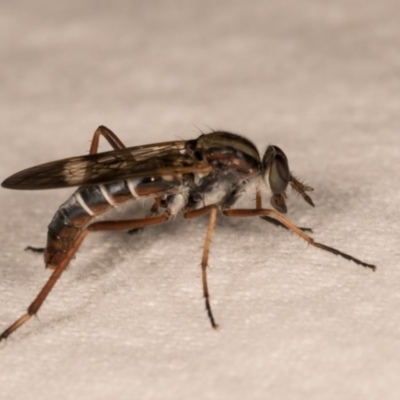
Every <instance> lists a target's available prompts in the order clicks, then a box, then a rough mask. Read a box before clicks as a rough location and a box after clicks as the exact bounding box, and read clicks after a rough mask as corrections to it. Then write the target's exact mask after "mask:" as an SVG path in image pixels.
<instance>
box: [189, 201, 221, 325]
mask: <svg viewBox="0 0 400 400" xmlns="http://www.w3.org/2000/svg"><path fill="white" fill-rule="evenodd" d="M217 211H218V208H217V206H215V205H212V206H206V207H204V208H201V209H199V210H193V211H188V212H186V213H185V218H188V219H190V218H196V217H199V216H201V215H203V214H206V213H208V212H209V213H210V220H209V222H208V230H207V235H206V241H205V243H204V248H203V256H202V258H201V275H202V282H203V294H204V299H205V302H206V310H207V314H208V318H210V322H211V326H212V327H213V328H214V329H217V328H218V324H217V323H216V322H215V319H214V316H213V313H212V310H211V305H210V293H209V291H208V284H207V267H208V255H209V254H210V245H211V238H212V235H213V232H214V228H215V222H216V220H217Z"/></svg>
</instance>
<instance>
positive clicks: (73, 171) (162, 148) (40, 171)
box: [2, 140, 211, 190]
mask: <svg viewBox="0 0 400 400" xmlns="http://www.w3.org/2000/svg"><path fill="white" fill-rule="evenodd" d="M185 144H186V141H184V140H181V141H174V142H164V143H155V144H150V145H145V146H138V147H129V148H126V149H122V150H113V151H108V152H104V153H97V154H88V155H85V156H78V157H71V158H66V159H63V160H58V161H52V162H49V163H46V164H41V165H37V166H35V167H32V168H28V169H25V170H23V171H21V172H17V173H16V174H14V175H12V176H10V177H9V178H7V179H6V180H5V181H4V182H3V183H2V186H3V187H5V188H9V189H22V190H35V189H56V188H64V187H71V186H90V185H98V184H103V183H110V182H115V181H122V180H125V179H130V178H140V177H143V178H145V177H157V176H162V175H164V176H165V175H175V174H186V173H194V172H200V173H206V172H209V171H210V170H211V167H210V166H209V164H207V163H206V162H205V161H199V160H198V159H196V158H195V157H194V156H193V154H191V153H190V152H188V151H187V150H186V148H185Z"/></svg>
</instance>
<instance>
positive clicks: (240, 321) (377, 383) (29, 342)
mask: <svg viewBox="0 0 400 400" xmlns="http://www.w3.org/2000/svg"><path fill="white" fill-rule="evenodd" d="M0 66H1V67H0V84H1V86H0V88H1V90H0V180H3V179H5V178H6V177H7V176H8V175H10V174H12V173H14V172H16V171H18V170H20V169H23V168H26V167H30V166H33V165H35V164H38V163H42V162H46V161H50V160H54V159H57V158H64V157H70V156H73V155H78V154H85V153H86V152H87V150H88V148H89V143H90V139H91V136H92V134H93V132H94V130H95V129H96V127H97V126H98V125H100V124H104V125H107V126H108V127H110V128H111V129H113V130H114V131H115V132H116V133H117V134H118V135H119V137H120V138H121V140H122V141H123V142H124V143H126V144H127V145H130V146H134V145H139V144H143V143H149V142H157V141H163V140H173V139H176V138H184V139H188V138H194V137H196V136H198V135H199V132H200V131H207V130H208V129H210V128H209V127H211V128H214V129H226V130H231V131H234V132H240V133H242V134H244V135H246V136H247V137H248V138H250V139H252V140H254V142H255V143H256V144H257V145H258V146H259V148H260V150H264V148H265V146H266V145H267V144H269V143H273V144H276V145H278V146H280V147H282V148H283V149H284V150H285V152H286V154H287V156H288V158H289V160H290V165H291V167H292V169H293V170H294V172H295V173H296V174H297V175H299V176H301V177H303V178H304V179H305V181H306V182H307V183H309V184H310V185H312V186H313V187H314V188H315V192H314V194H313V199H314V202H315V204H316V205H317V207H316V208H315V209H312V208H311V207H309V206H308V205H307V204H306V203H304V202H303V201H302V200H301V198H299V197H298V196H292V200H291V201H290V203H289V207H290V210H289V217H290V218H291V219H292V220H293V221H294V222H296V223H297V224H299V225H303V226H304V225H305V226H309V227H312V228H313V229H314V236H315V238H316V239H317V240H319V241H322V242H323V243H326V244H329V245H332V246H334V247H337V248H339V249H341V250H343V251H347V252H349V253H350V254H353V255H355V256H358V257H360V258H361V259H363V260H366V261H369V262H373V263H376V264H377V265H378V269H377V271H376V272H375V273H373V272H371V271H369V270H365V269H363V268H361V267H359V266H356V265H355V264H353V263H350V262H347V261H346V260H343V259H339V258H338V257H335V256H333V255H331V254H328V253H325V252H323V251H320V250H318V249H314V248H311V247H310V246H307V245H306V244H305V243H303V242H302V241H301V240H299V239H298V238H297V237H295V236H294V235H293V234H290V233H288V232H285V231H284V230H282V229H278V228H274V227H272V226H270V225H268V224H266V223H264V222H263V221H260V220H241V221H239V220H227V219H223V218H220V219H219V221H218V224H217V229H216V233H215V236H214V239H213V243H212V250H211V257H210V266H211V269H210V273H209V281H210V290H211V294H212V304H213V307H214V312H215V316H216V318H217V320H218V322H219V323H220V325H221V329H220V330H219V331H217V332H215V331H213V330H212V329H211V328H210V327H209V322H208V320H207V316H206V313H205V311H204V304H203V299H202V292H201V279H200V268H199V264H200V258H201V251H202V245H203V240H204V237H205V230H206V225H207V219H206V218H201V219H199V220H194V221H184V220H183V219H182V218H180V217H179V218H177V219H176V220H175V221H174V222H171V223H169V224H166V225H163V226H158V227H153V228H149V229H148V230H145V231H143V232H142V233H140V234H138V235H136V236H129V235H127V234H125V233H123V232H120V233H99V234H96V235H92V236H91V237H89V238H88V239H87V241H86V242H85V244H84V245H83V247H82V250H81V251H80V252H79V254H78V256H77V258H76V260H75V261H74V262H72V263H71V267H70V268H69V270H68V271H67V272H66V273H65V275H63V277H62V279H61V280H60V282H59V284H57V286H56V288H55V289H54V291H53V292H52V293H51V295H50V297H49V298H48V300H47V301H46V302H45V304H44V306H43V308H42V310H41V311H40V313H39V318H36V319H34V320H33V321H30V322H29V323H28V324H27V325H25V326H24V327H23V328H21V329H20V330H19V331H18V332H17V333H16V334H15V335H13V336H12V337H10V338H9V339H8V340H7V341H6V342H2V343H1V344H0V397H1V399H16V398H21V399H22V398H29V399H44V400H45V399H55V398H57V399H61V400H63V399H74V400H76V399H111V398H115V399H119V400H124V399H151V400H152V399H163V400H164V399H196V400H197V399H218V400H221V399H231V400H235V399H244V398H246V399H267V398H268V399H281V400H285V399H307V400H313V399H315V400H317V399H318V400H321V399H329V400H330V399H332V400H333V399H335V400H337V399H342V400H343V399H344V400H347V399H385V400H390V399H398V398H399V396H400V383H399V375H400V317H399V312H400V291H399V289H400V265H399V257H400V252H399V239H400V234H399V228H398V224H399V218H400V213H399V203H400V194H399V182H400V180H399V158H400V157H399V156H400V138H399V130H400V117H399V115H400V113H399V110H400V7H399V4H398V2H397V1H394V0H393V1H390V0H382V1H380V2H377V1H372V0H371V1H365V0H350V1H344V0H339V1H335V2H322V1H320V0H310V1H302V2H299V1H295V0H289V1H285V2H282V1H279V0H272V1H269V2H267V1H252V0H250V1H247V2H244V1H227V0H222V1H218V2H216V1H211V0H203V1H201V2H200V1H183V0H182V1H146V2H144V1H123V0H114V1H112V2H111V1H110V2H107V1H82V0H79V1H78V0H70V1H68V2H61V1H50V0H38V1H27V0H25V1H18V0H17V1H15V0H13V1H5V0H2V1H1V2H0ZM106 149H108V146H107V144H106V143H102V150H106ZM70 193H71V190H68V189H66V190H58V191H47V192H17V191H9V190H6V189H2V190H0V211H1V212H0V238H1V248H2V250H1V260H0V323H1V326H0V328H1V329H3V328H6V327H7V326H8V325H9V324H10V323H11V322H13V321H14V319H15V318H16V317H18V316H19V315H20V314H22V313H23V312H24V310H25V308H26V307H27V306H28V304H29V303H30V302H31V300H33V298H34V297H35V295H36V294H37V293H38V291H39V289H40V288H41V286H42V285H43V284H44V282H45V281H46V279H47V277H48V272H47V271H45V270H44V268H43V262H42V259H41V257H40V256H37V255H35V254H31V253H26V252H23V248H24V247H25V246H26V245H28V244H30V245H36V246H40V245H43V244H44V242H45V237H46V227H47V224H48V223H49V221H50V219H51V217H52V215H53V213H54V212H55V211H56V210H57V207H58V206H59V204H61V203H62V202H63V201H64V200H65V199H66V198H67V197H68V196H69V194H70ZM253 198H254V194H252V193H250V194H249V196H248V200H247V203H246V204H247V205H251V204H252V201H253ZM141 207H142V206H137V207H136V208H135V207H134V208H133V209H131V212H133V213H134V212H135V211H136V212H138V211H140V208H141Z"/></svg>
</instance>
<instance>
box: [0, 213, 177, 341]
mask: <svg viewBox="0 0 400 400" xmlns="http://www.w3.org/2000/svg"><path fill="white" fill-rule="evenodd" d="M169 218H170V215H169V213H165V214H163V215H159V216H158V217H153V218H143V219H133V220H126V221H124V220H122V221H100V222H95V223H94V224H92V225H90V226H89V227H88V228H87V229H86V230H84V231H82V232H81V233H80V235H79V237H78V238H77V239H75V242H74V243H73V245H72V246H71V248H70V249H69V250H68V251H67V252H66V253H65V257H64V258H63V260H62V261H61V262H60V263H59V264H58V265H57V266H56V268H55V269H54V271H53V273H52V274H51V276H50V278H49V280H48V281H47V283H46V284H45V285H44V287H43V289H42V290H41V291H40V293H39V294H38V295H37V297H36V299H35V300H34V301H33V303H32V304H31V305H30V306H29V307H28V311H27V313H25V314H24V315H23V316H22V317H21V318H19V319H17V320H16V321H15V322H14V323H13V324H12V325H11V326H10V327H9V328H7V329H6V330H5V331H4V332H3V333H2V334H1V335H0V341H1V340H3V339H6V338H7V337H8V336H9V335H10V334H11V333H12V332H14V331H15V330H16V329H18V328H19V327H20V326H21V325H23V324H24V323H25V322H26V321H28V320H29V319H30V318H31V316H32V315H35V314H36V313H37V312H38V311H39V309H40V307H41V305H42V304H43V302H44V301H45V300H46V298H47V296H48V294H49V293H50V291H51V289H53V286H54V285H55V283H56V282H57V280H58V279H59V277H60V276H61V274H62V273H63V271H64V270H65V268H66V267H67V266H68V264H69V262H70V261H71V259H72V258H73V256H74V255H75V253H76V251H77V250H78V248H79V246H80V245H81V244H82V242H83V239H84V238H85V236H86V235H87V234H88V233H89V232H91V231H101V230H124V229H133V228H141V227H145V226H150V225H156V224H160V223H163V222H165V221H167V220H168V219H169Z"/></svg>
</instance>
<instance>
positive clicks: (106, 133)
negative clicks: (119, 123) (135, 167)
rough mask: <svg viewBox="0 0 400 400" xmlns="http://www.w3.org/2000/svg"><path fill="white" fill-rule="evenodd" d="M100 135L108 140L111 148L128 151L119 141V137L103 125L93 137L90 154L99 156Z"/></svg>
mask: <svg viewBox="0 0 400 400" xmlns="http://www.w3.org/2000/svg"><path fill="white" fill-rule="evenodd" d="M100 135H102V136H103V137H104V139H106V140H107V142H108V143H110V146H111V147H112V148H113V149H114V150H120V149H126V146H125V145H124V144H123V143H122V142H121V140H119V138H118V136H117V135H116V134H115V133H114V132H113V131H111V130H110V129H108V128H106V127H105V126H103V125H100V126H99V127H98V128H97V129H96V132H95V133H94V135H93V139H92V144H91V146H90V150H89V154H97V151H98V149H99V140H100Z"/></svg>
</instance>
